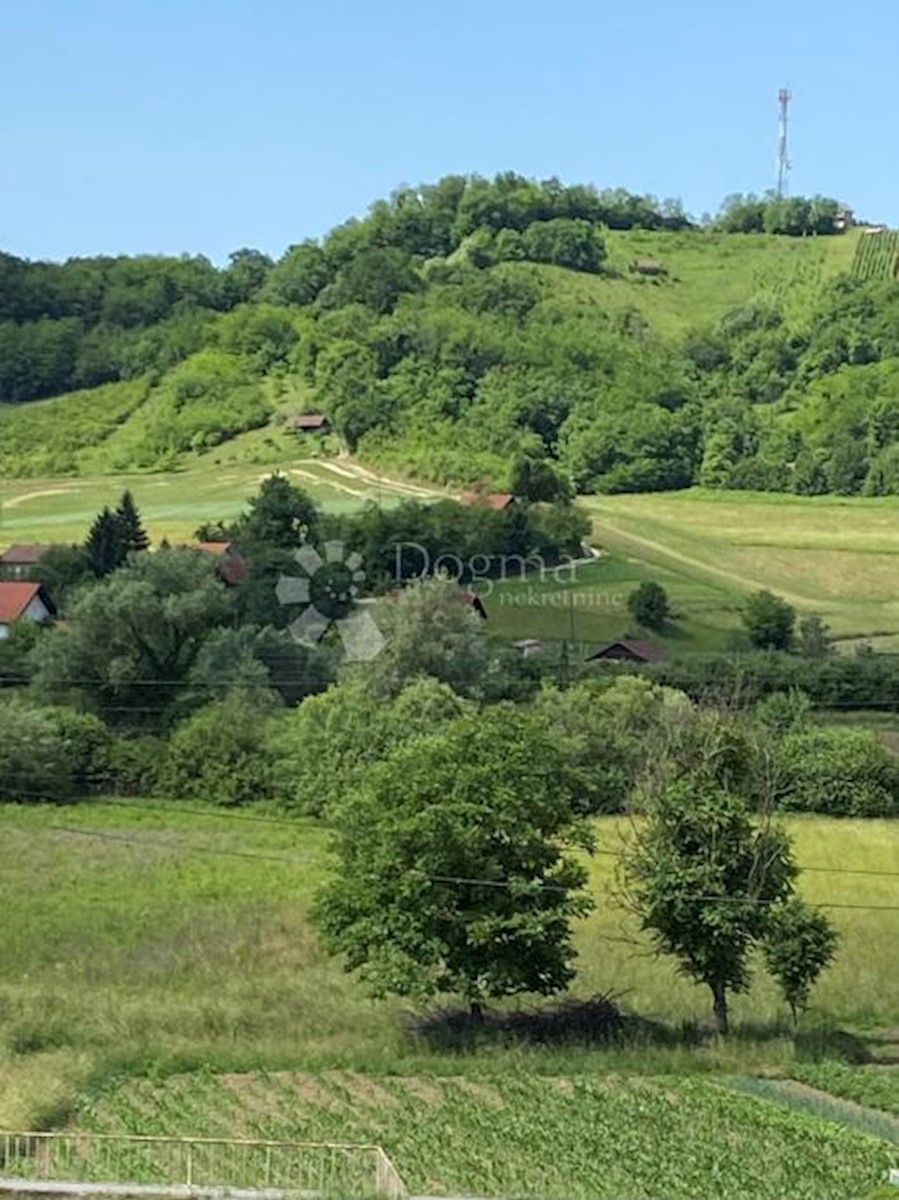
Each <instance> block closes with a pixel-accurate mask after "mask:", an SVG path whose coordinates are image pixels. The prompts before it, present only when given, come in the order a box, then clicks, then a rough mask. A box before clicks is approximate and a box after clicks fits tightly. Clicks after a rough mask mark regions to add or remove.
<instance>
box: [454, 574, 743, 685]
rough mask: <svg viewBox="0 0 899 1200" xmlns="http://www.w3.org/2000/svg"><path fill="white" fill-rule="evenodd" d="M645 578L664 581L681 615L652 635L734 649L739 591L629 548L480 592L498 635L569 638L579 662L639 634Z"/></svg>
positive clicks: (686, 644)
mask: <svg viewBox="0 0 899 1200" xmlns="http://www.w3.org/2000/svg"><path fill="white" fill-rule="evenodd" d="M646 579H654V580H656V581H657V582H659V583H661V584H662V585H663V586H664V588H665V589H666V591H667V592H668V596H669V600H670V602H671V605H672V608H673V610H674V612H675V614H676V617H675V619H674V620H672V621H671V622H670V623H669V625H668V627H667V628H666V629H665V630H664V631H663V632H662V633H661V634H657V633H653V634H652V638H653V640H655V641H658V642H661V643H662V644H664V645H665V646H667V647H668V649H669V650H670V651H671V652H672V653H675V654H680V653H688V652H691V651H712V650H726V649H727V648H728V647H729V646H730V644H731V642H732V640H733V637H734V634H735V632H736V630H737V628H738V626H739V603H740V597H739V593H738V592H737V591H735V590H730V589H725V588H722V587H720V586H719V585H717V584H716V583H715V582H714V581H711V580H705V579H703V578H702V577H701V576H700V575H699V574H698V573H693V572H691V571H690V570H687V569H684V568H683V567H681V566H680V565H679V564H677V563H672V564H670V565H669V564H665V565H664V566H663V565H656V564H654V563H646V562H643V561H641V560H640V559H639V558H638V557H636V556H634V555H629V554H627V553H624V552H622V553H617V552H616V553H611V554H610V553H608V552H604V553H603V555H602V556H601V557H600V558H598V559H594V560H593V561H591V562H584V563H578V564H575V565H574V566H572V567H562V568H556V569H553V568H548V569H546V570H544V571H543V572H542V573H541V572H531V573H530V574H529V575H528V576H527V577H526V578H524V579H521V578H508V579H506V580H496V581H486V582H485V583H483V584H480V585H478V588H477V590H478V591H479V592H480V593H481V595H482V596H483V599H484V607H485V608H486V610H487V618H488V626H487V627H488V629H489V631H490V633H491V634H495V635H497V636H498V637H501V638H504V639H506V640H510V641H515V640H519V639H522V638H539V639H541V640H542V641H545V642H548V643H552V642H556V643H561V642H563V641H564V642H567V643H568V646H569V650H570V660H569V661H571V662H572V663H574V662H577V661H578V659H583V658H585V657H586V656H587V654H589V653H590V652H591V651H592V650H595V649H596V648H597V646H598V645H600V644H601V643H603V642H607V641H611V640H613V639H615V638H621V637H625V636H627V635H629V634H635V626H634V621H633V618H632V617H631V615H630V612H629V611H628V608H627V598H628V596H629V594H630V593H631V592H632V591H633V590H634V589H635V588H636V587H637V586H638V585H639V584H640V583H642V582H643V580H646ZM636 635H637V636H645V635H640V634H638V633H637V634H636ZM551 652H552V651H551Z"/></svg>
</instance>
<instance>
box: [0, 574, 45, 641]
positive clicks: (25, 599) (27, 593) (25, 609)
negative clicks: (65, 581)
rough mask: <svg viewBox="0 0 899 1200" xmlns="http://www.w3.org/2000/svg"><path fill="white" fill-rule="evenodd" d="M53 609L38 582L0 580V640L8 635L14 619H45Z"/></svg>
mask: <svg viewBox="0 0 899 1200" xmlns="http://www.w3.org/2000/svg"><path fill="white" fill-rule="evenodd" d="M54 611H55V610H54V608H53V603H52V601H51V600H50V597H49V596H48V595H47V593H46V592H45V591H44V589H43V587H42V586H41V585H40V584H39V583H24V582H18V581H16V582H12V581H9V580H5V581H0V640H2V639H3V638H7V637H9V630H10V626H11V625H12V624H13V622H14V621H46V619H47V618H48V617H52V616H53V614H54Z"/></svg>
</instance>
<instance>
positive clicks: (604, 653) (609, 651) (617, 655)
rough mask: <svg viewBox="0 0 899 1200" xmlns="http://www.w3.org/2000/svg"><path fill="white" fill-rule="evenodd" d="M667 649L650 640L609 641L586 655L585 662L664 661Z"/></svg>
mask: <svg viewBox="0 0 899 1200" xmlns="http://www.w3.org/2000/svg"><path fill="white" fill-rule="evenodd" d="M667 657H668V651H667V650H666V649H665V648H664V646H658V645H656V643H655V642H650V641H645V640H644V641H618V642H610V643H609V644H608V646H603V647H602V649H601V650H597V651H596V653H595V654H590V655H588V656H587V660H586V661H587V662H636V663H653V662H664V661H665V660H666V659H667Z"/></svg>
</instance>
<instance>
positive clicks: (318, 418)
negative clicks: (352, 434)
mask: <svg viewBox="0 0 899 1200" xmlns="http://www.w3.org/2000/svg"><path fill="white" fill-rule="evenodd" d="M287 428H288V429H292V430H293V432H294V433H299V434H306V433H330V432H331V422H330V421H329V420H328V418H327V417H326V416H325V414H324V413H323V412H307V413H298V414H297V415H296V416H294V417H288V418H287Z"/></svg>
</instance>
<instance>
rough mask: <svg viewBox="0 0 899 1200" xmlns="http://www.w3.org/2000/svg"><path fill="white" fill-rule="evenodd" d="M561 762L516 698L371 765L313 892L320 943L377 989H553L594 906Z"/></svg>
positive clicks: (481, 992) (419, 992) (472, 996)
mask: <svg viewBox="0 0 899 1200" xmlns="http://www.w3.org/2000/svg"><path fill="white" fill-rule="evenodd" d="M574 809H575V806H574V797H573V796H572V794H571V792H570V790H569V788H568V787H567V786H566V775H565V771H564V763H563V761H562V759H561V758H560V756H559V754H558V751H557V750H556V748H555V746H554V745H553V743H552V741H551V740H550V738H548V737H547V735H546V733H545V732H544V730H543V728H542V726H541V725H540V723H539V722H538V721H536V720H535V719H534V718H533V717H530V716H528V715H527V714H525V713H522V712H520V711H519V710H517V709H516V708H515V707H514V706H512V705H496V706H494V707H492V708H489V709H486V710H482V711H481V712H478V713H475V714H472V715H470V716H463V717H461V718H460V719H459V720H457V721H455V722H453V724H452V725H451V726H450V727H449V728H448V729H447V730H446V731H445V732H444V733H441V734H437V735H433V736H425V737H422V738H418V739H415V740H413V741H412V742H409V743H407V744H406V745H404V746H402V747H401V748H400V749H399V750H397V751H396V752H395V753H394V754H393V755H391V756H390V757H389V758H388V759H387V760H386V761H384V762H383V763H381V764H379V765H378V766H376V767H374V768H373V769H372V771H371V772H370V774H369V776H368V779H367V780H366V782H365V783H364V784H363V785H362V786H361V787H360V788H359V789H358V790H357V791H355V792H354V793H352V794H351V795H350V796H348V797H347V799H346V801H345V803H344V804H343V805H342V806H341V807H340V809H339V810H338V812H337V814H336V820H337V824H338V828H339V831H340V833H339V842H338V848H337V849H338V870H337V873H336V874H335V875H334V877H333V878H332V880H331V882H330V883H329V884H328V885H327V886H326V888H325V889H324V891H323V892H322V894H321V895H320V896H319V898H318V903H317V909H316V920H317V923H318V926H319V928H320V930H321V931H322V935H323V937H324V939H325V942H326V945H327V946H328V947H329V948H330V949H331V950H333V951H334V952H339V953H341V954H343V956H344V963H345V966H346V969H347V970H350V971H358V972H359V973H360V976H361V978H362V979H363V981H364V982H365V984H366V986H367V987H368V989H369V990H370V991H371V992H372V993H373V994H374V995H378V996H383V995H387V994H390V993H395V994H397V995H401V996H417V997H422V998H427V997H431V996H434V995H438V994H447V993H449V994H456V995H460V996H462V997H463V998H464V999H465V1000H466V1001H467V1002H468V1003H469V1005H470V1006H471V1009H472V1012H473V1013H474V1014H475V1015H477V1014H479V1013H480V1007H481V1005H482V1004H483V1003H484V1002H485V1001H487V1000H489V999H490V998H492V997H499V996H511V995H516V994H518V993H521V992H532V993H534V992H536V993H539V994H541V995H549V994H551V993H553V992H556V991H558V990H560V989H561V988H563V987H565V986H566V984H567V983H568V982H569V981H570V980H571V978H572V976H573V973H574V972H573V969H572V965H571V964H572V959H573V957H574V948H573V946H572V941H571V922H572V920H573V919H574V918H575V917H579V916H583V915H584V914H585V913H586V912H587V911H588V910H589V909H590V907H591V902H590V899H589V898H588V897H587V895H586V894H585V892H584V886H585V884H586V880H587V873H586V870H585V868H584V866H583V864H582V863H581V862H579V861H578V860H577V859H576V858H574V857H573V856H572V855H571V853H570V852H569V848H570V849H574V848H580V849H587V848H589V847H590V846H591V843H592V838H591V834H590V831H589V828H588V827H587V826H586V825H584V824H582V823H579V822H578V821H577V819H576V818H575V816H574Z"/></svg>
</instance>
